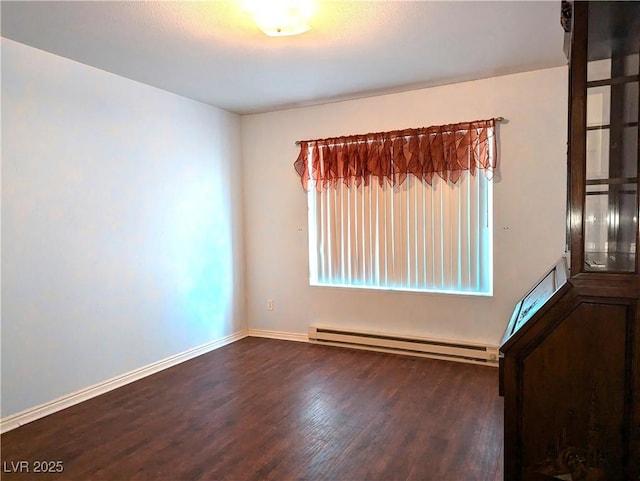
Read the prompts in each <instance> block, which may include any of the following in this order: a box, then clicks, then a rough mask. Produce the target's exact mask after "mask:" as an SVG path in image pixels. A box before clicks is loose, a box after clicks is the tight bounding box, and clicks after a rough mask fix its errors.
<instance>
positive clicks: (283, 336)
mask: <svg viewBox="0 0 640 481" xmlns="http://www.w3.org/2000/svg"><path fill="white" fill-rule="evenodd" d="M247 335H248V336H249V337H266V338H268V339H280V340H282V341H298V342H309V336H308V335H307V334H297V333H294V332H283V331H267V330H264V329H249V330H248V331H247Z"/></svg>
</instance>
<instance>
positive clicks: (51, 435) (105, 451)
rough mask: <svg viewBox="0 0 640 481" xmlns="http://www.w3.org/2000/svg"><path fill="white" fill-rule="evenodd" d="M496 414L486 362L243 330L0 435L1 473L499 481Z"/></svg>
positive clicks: (493, 373)
mask: <svg viewBox="0 0 640 481" xmlns="http://www.w3.org/2000/svg"><path fill="white" fill-rule="evenodd" d="M502 412H503V402H502V398H500V397H499V396H498V371H497V369H495V368H491V367H484V366H476V365H470V364H460V363H454V362H447V361H437V360H430V359H422V358H413V357H406V356H398V355H393V354H383V353H375V352H367V351H356V350H350V349H342V348H335V347H326V346H317V345H312V344H306V343H299V342H291V341H277V340H272V339H260V338H246V339H243V340H241V341H238V342H235V343H233V344H231V345H228V346H225V347H223V348H221V349H218V350H215V351H213V352H210V353H208V354H205V355H203V356H200V357H198V358H195V359H192V360H190V361H187V362H185V363H182V364H180V365H178V366H175V367H173V368H171V369H167V370H165V371H162V372H160V373H157V374H155V375H153V376H149V377H147V378H145V379H142V380H140V381H137V382H135V383H132V384H129V385H127V386H124V387H122V388H119V389H117V390H115V391H111V392H109V393H106V394H104V395H102V396H99V397H97V398H94V399H91V400H89V401H86V402H84V403H81V404H79V405H76V406H73V407H71V408H69V409H66V410H64V411H61V412H59V413H56V414H53V415H51V416H48V417H46V418H43V419H40V420H38V421H35V422H33V423H30V424H27V425H25V426H22V427H20V428H18V429H15V430H13V431H9V432H8V433H5V434H3V435H2V437H1V439H0V441H1V448H2V451H1V457H2V471H3V472H2V479H3V480H27V479H29V480H32V479H33V480H43V481H44V480H54V479H56V480H58V479H64V480H80V481H88V480H108V481H120V480H122V481H125V480H126V481H129V480H132V481H133V480H154V481H160V480H167V481H183V480H184V481H192V480H207V481H209V480H210V481H218V480H221V481H222V480H225V481H226V480H228V481H253V480H255V481H258V480H274V481H275V480H277V481H287V480H309V481H311V480H314V481H315V480H319V481H360V480H372V481H378V480H379V481H394V480H398V481H431V480H433V481H463V480H464V481H501V480H502V443H503V434H502V429H503V421H502ZM20 461H23V462H24V461H26V462H27V465H25V464H23V465H22V466H23V468H24V467H25V466H26V467H28V468H29V471H30V472H22V473H19V472H15V471H18V469H17V468H18V466H19V464H17V463H18V462H20ZM36 461H61V462H62V465H63V467H64V471H63V472H62V473H58V474H55V473H53V474H51V473H50V474H42V473H37V474H36V473H34V472H33V469H34V467H35V465H36ZM12 463H13V464H12ZM14 468H15V469H14Z"/></svg>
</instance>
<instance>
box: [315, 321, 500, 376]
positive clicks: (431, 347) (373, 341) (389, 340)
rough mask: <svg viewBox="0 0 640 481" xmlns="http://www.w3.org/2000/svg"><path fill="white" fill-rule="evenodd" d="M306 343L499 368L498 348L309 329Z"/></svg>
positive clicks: (409, 337)
mask: <svg viewBox="0 0 640 481" xmlns="http://www.w3.org/2000/svg"><path fill="white" fill-rule="evenodd" d="M309 341H310V342H313V343H316V344H325V345H331V346H342V347H351V348H355V349H367V350H371V351H381V352H392V353H397V354H407V355H412V356H421V357H430V358H435V359H445V360H450V361H461V362H469V363H474V364H483V365H489V366H497V365H498V348H497V346H486V345H482V344H475V343H468V342H451V341H446V340H441V339H428V338H423V337H413V336H396V335H392V334H383V333H377V332H367V331H355V330H348V329H337V328H332V327H319V326H309Z"/></svg>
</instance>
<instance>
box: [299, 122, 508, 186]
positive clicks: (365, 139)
mask: <svg viewBox="0 0 640 481" xmlns="http://www.w3.org/2000/svg"><path fill="white" fill-rule="evenodd" d="M495 122H496V119H489V120H475V121H473V122H462V123H459V124H449V125H439V126H433V127H423V128H419V129H406V130H395V131H391V132H381V133H372V134H364V135H351V136H348V137H334V138H328V139H319V140H303V141H300V142H299V144H300V154H299V155H298V159H297V160H296V161H295V163H294V167H295V169H296V172H298V175H300V178H301V181H302V186H303V187H304V188H305V190H306V189H308V188H309V182H310V181H313V183H314V184H315V186H316V188H317V189H318V190H321V189H324V188H327V187H335V186H336V185H337V184H338V183H340V182H344V183H345V184H351V183H355V184H356V185H360V184H361V183H364V184H365V185H367V184H368V183H369V181H370V179H371V177H377V178H378V182H379V183H380V184H381V185H382V183H383V182H385V180H386V181H388V182H389V183H390V184H392V185H395V184H402V183H403V182H404V180H405V179H406V177H407V175H408V174H412V175H415V176H416V177H418V178H420V179H423V180H425V181H426V182H428V183H429V184H431V182H432V181H433V176H434V175H438V176H439V177H441V178H442V179H444V180H445V181H451V182H454V183H455V182H457V181H458V179H459V178H460V176H461V175H462V172H463V171H465V170H468V171H469V172H470V173H471V174H472V175H475V173H476V171H477V170H478V169H486V170H488V171H491V170H492V169H494V168H495V167H496V163H497V155H496V133H495Z"/></svg>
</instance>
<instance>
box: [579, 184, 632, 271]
mask: <svg viewBox="0 0 640 481" xmlns="http://www.w3.org/2000/svg"><path fill="white" fill-rule="evenodd" d="M637 201H638V194H637V184H635V183H633V184H632V183H624V184H623V183H620V184H615V183H613V184H596V185H588V186H587V196H586V202H585V228H584V234H585V264H586V265H585V270H587V271H605V270H606V271H624V272H632V271H633V270H634V269H635V254H636V235H637V232H638V203H637Z"/></svg>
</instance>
